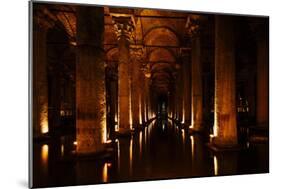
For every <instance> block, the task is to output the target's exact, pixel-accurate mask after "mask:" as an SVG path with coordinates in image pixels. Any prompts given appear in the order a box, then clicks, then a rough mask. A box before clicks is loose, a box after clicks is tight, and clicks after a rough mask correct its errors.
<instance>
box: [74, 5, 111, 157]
mask: <svg viewBox="0 0 281 189" xmlns="http://www.w3.org/2000/svg"><path fill="white" fill-rule="evenodd" d="M103 33H104V10H103V8H102V7H84V6H79V7H78V8H77V64H76V108H77V111H76V140H77V152H78V153H79V154H85V153H96V152H100V151H103V150H104V145H103V143H105V142H106V103H105V63H104V53H103Z"/></svg>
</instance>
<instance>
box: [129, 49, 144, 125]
mask: <svg viewBox="0 0 281 189" xmlns="http://www.w3.org/2000/svg"><path fill="white" fill-rule="evenodd" d="M142 54H143V49H142V47H140V46H139V47H138V46H133V47H131V60H132V61H131V72H130V74H131V103H132V120H133V127H134V128H136V127H139V124H140V108H141V107H140V100H141V99H140V98H141V90H142V86H143V83H142V82H141V78H140V77H141V75H140V74H142V73H141V59H142Z"/></svg>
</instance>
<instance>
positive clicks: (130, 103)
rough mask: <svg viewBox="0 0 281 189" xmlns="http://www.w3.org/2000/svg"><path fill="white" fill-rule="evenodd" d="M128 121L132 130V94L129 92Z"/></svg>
mask: <svg viewBox="0 0 281 189" xmlns="http://www.w3.org/2000/svg"><path fill="white" fill-rule="evenodd" d="M129 119H130V120H129V121H130V129H131V130H132V128H133V112H132V93H131V90H130V94H129Z"/></svg>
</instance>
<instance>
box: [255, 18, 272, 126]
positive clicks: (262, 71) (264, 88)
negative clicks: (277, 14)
mask: <svg viewBox="0 0 281 189" xmlns="http://www.w3.org/2000/svg"><path fill="white" fill-rule="evenodd" d="M257 25H258V26H257V27H256V29H257V30H256V31H255V32H256V33H257V36H256V41H257V110H256V122H257V125H258V127H262V128H268V124H269V32H268V19H267V18H264V20H263V21H262V22H261V23H259V24H257Z"/></svg>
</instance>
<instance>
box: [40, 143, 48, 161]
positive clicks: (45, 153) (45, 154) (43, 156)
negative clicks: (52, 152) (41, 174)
mask: <svg viewBox="0 0 281 189" xmlns="http://www.w3.org/2000/svg"><path fill="white" fill-rule="evenodd" d="M48 157H49V146H48V144H44V145H43V146H42V147H41V160H42V162H43V164H44V165H47V164H48Z"/></svg>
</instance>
